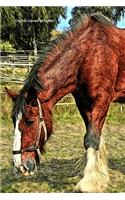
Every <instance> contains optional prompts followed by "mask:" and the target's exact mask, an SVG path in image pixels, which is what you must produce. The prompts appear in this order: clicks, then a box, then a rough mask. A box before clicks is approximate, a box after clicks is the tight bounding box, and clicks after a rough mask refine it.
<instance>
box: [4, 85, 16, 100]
mask: <svg viewBox="0 0 125 200" xmlns="http://www.w3.org/2000/svg"><path fill="white" fill-rule="evenodd" d="M5 90H6V93H7V94H8V96H9V97H10V98H11V99H12V100H13V101H14V100H15V99H16V97H17V93H16V92H15V91H13V90H11V89H8V88H7V87H5Z"/></svg>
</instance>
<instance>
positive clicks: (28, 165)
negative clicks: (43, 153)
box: [25, 159, 35, 173]
mask: <svg viewBox="0 0 125 200" xmlns="http://www.w3.org/2000/svg"><path fill="white" fill-rule="evenodd" d="M25 168H26V170H27V171H28V172H29V173H30V172H33V171H34V170H35V162H34V161H33V160H31V159H30V160H28V161H27V163H26V165H25Z"/></svg>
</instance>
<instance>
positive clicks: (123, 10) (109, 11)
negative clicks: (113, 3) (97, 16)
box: [69, 6, 125, 28]
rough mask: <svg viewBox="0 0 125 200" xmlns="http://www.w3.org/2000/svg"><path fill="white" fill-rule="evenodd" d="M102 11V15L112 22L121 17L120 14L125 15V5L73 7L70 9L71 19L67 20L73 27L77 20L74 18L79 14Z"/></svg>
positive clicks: (79, 15)
mask: <svg viewBox="0 0 125 200" xmlns="http://www.w3.org/2000/svg"><path fill="white" fill-rule="evenodd" d="M96 12H99V13H102V14H103V15H105V16H107V17H109V18H110V19H111V20H112V22H113V23H114V24H117V22H118V21H119V20H120V19H121V16H123V17H124V15H125V7H108V6H105V7H104V6H98V7H94V6H93V7H89V6H85V7H74V8H73V9H72V19H71V20H70V21H69V23H70V26H71V27H72V28H73V27H74V25H75V23H76V22H77V21H76V19H79V18H80V17H81V15H83V14H87V15H90V14H92V13H96Z"/></svg>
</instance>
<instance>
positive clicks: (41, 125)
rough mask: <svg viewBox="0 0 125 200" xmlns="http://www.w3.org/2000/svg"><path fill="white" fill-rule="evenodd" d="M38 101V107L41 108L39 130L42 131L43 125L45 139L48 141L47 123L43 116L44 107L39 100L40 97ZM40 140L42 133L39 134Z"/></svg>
mask: <svg viewBox="0 0 125 200" xmlns="http://www.w3.org/2000/svg"><path fill="white" fill-rule="evenodd" d="M37 103H38V108H39V131H38V132H40V133H41V127H43V130H44V134H45V136H44V141H45V142H46V140H47V129H46V124H45V121H44V118H43V112H42V107H41V103H40V101H39V99H38V98H37ZM38 136H39V137H38V141H39V139H40V134H39V135H38Z"/></svg>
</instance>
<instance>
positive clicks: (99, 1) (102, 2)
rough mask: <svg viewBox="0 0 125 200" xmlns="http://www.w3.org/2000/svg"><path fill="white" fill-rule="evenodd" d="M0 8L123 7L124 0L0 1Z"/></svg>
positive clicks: (124, 4)
mask: <svg viewBox="0 0 125 200" xmlns="http://www.w3.org/2000/svg"><path fill="white" fill-rule="evenodd" d="M0 6H125V1H124V0H93V1H92V0H91V1H90V0H87V1H86V0H79V1H78V0H70V1H67V0H63V1H62V0H22V1H20V0H11V1H10V0H0Z"/></svg>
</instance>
